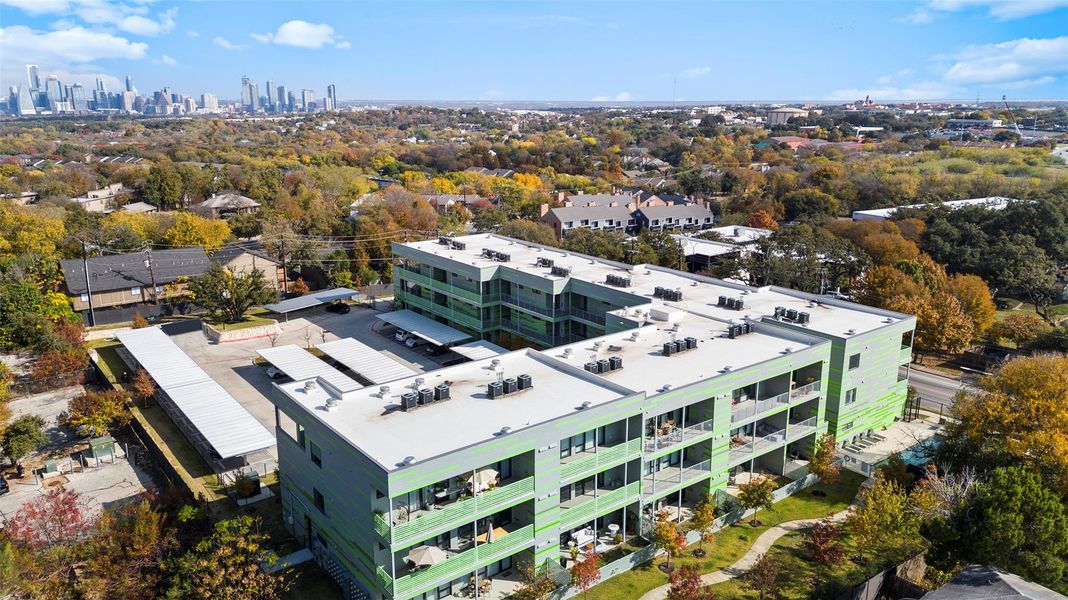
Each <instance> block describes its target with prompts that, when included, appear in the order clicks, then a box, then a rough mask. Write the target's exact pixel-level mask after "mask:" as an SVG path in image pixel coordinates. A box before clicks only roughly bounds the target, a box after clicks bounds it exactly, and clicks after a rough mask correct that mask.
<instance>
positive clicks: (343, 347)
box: [283, 338, 418, 383]
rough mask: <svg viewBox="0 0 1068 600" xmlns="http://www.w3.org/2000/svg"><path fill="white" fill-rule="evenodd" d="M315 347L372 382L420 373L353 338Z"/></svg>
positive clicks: (383, 381) (381, 381)
mask: <svg viewBox="0 0 1068 600" xmlns="http://www.w3.org/2000/svg"><path fill="white" fill-rule="evenodd" d="M315 347H316V348H318V349H320V350H322V351H323V353H324V354H326V355H327V356H329V357H330V358H332V359H334V360H336V361H337V362H339V363H341V364H343V365H345V366H346V367H348V368H349V370H351V371H352V372H353V373H357V374H359V375H360V377H363V378H364V379H366V380H367V381H370V382H371V383H385V382H387V381H393V380H394V379H400V378H402V377H409V376H411V375H415V374H416V373H418V371H416V370H414V369H411V368H409V367H407V366H405V365H402V364H400V363H399V362H397V361H395V360H393V359H392V358H390V357H388V356H386V355H384V354H382V353H381V352H379V351H378V350H375V349H374V348H372V347H370V346H368V345H367V344H364V343H362V342H358V341H356V340H355V339H353V338H344V339H340V340H334V341H332V342H325V343H322V344H316V345H315ZM283 370H285V369H283Z"/></svg>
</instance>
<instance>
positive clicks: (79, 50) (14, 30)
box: [0, 25, 148, 63]
mask: <svg viewBox="0 0 1068 600" xmlns="http://www.w3.org/2000/svg"><path fill="white" fill-rule="evenodd" d="M0 50H2V54H3V55H4V56H5V57H6V58H8V59H10V60H15V61H22V60H30V61H34V62H40V63H45V62H48V61H54V62H63V63H66V62H76V63H85V62H90V61H94V60H98V59H102V58H126V59H138V58H143V57H144V56H145V52H147V51H148V44H144V43H142V42H131V41H130V40H128V39H126V38H123V37H118V36H115V35H112V34H110V33H104V32H101V31H89V30H88V29H84V28H82V27H74V28H72V29H67V30H64V31H48V32H42V31H35V30H33V29H30V28H29V27H26V26H24V25H12V26H11V27H6V28H0ZM5 62H7V61H5Z"/></svg>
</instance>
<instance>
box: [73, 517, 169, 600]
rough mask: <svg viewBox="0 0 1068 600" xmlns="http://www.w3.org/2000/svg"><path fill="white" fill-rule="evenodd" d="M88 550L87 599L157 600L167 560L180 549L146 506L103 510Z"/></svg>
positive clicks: (162, 521) (161, 519)
mask: <svg viewBox="0 0 1068 600" xmlns="http://www.w3.org/2000/svg"><path fill="white" fill-rule="evenodd" d="M88 546H89V548H88V549H87V550H88V551H89V552H90V554H91V555H90V557H89V558H88V560H87V561H86V563H87V564H86V568H85V572H84V573H83V575H82V577H81V581H80V583H81V588H82V590H81V591H82V593H83V594H84V595H85V596H86V597H95V598H114V599H116V600H139V599H141V598H153V597H157V596H158V595H159V593H158V592H159V586H160V583H161V581H162V579H163V576H164V575H165V573H166V571H165V569H164V565H163V563H164V560H165V559H166V558H167V556H168V554H169V553H170V552H171V551H173V550H174V549H175V548H176V547H177V546H178V541H177V539H176V536H175V531H174V530H173V529H170V528H168V527H167V525H166V523H165V516H164V515H163V514H162V513H160V512H157V511H156V510H154V509H153V508H152V506H151V505H150V504H149V502H148V500H142V501H140V502H135V503H130V504H125V505H123V506H121V507H119V508H116V509H111V510H105V511H104V512H103V514H102V515H101V516H100V520H99V521H98V523H97V526H96V531H95V533H94V535H93V538H92V540H91V541H90V542H89V544H88Z"/></svg>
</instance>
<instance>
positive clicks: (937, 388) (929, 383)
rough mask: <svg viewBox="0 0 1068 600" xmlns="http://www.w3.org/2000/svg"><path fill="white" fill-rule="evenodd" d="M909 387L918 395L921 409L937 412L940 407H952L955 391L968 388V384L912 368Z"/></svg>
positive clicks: (967, 382)
mask: <svg viewBox="0 0 1068 600" xmlns="http://www.w3.org/2000/svg"><path fill="white" fill-rule="evenodd" d="M909 385H910V386H912V387H914V388H916V391H917V392H919V393H920V407H921V408H924V409H927V410H929V411H933V412H938V410H939V408H940V407H942V406H945V407H949V406H950V405H952V404H953V397H954V396H955V395H956V394H957V391H959V390H961V389H964V388H966V387H970V382H969V381H962V380H961V379H957V378H953V377H946V376H944V375H935V374H934V373H930V372H928V371H921V370H919V369H916V368H913V369H911V371H910V372H909Z"/></svg>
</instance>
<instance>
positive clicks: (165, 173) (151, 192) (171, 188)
mask: <svg viewBox="0 0 1068 600" xmlns="http://www.w3.org/2000/svg"><path fill="white" fill-rule="evenodd" d="M141 196H142V197H143V198H144V199H145V202H148V203H149V204H153V205H155V206H157V207H159V208H160V209H161V210H171V209H175V208H178V207H179V206H181V202H182V178H181V176H179V175H178V171H177V170H176V169H175V168H174V163H171V162H170V161H162V162H159V163H156V164H154V165H152V168H151V169H149V171H148V177H147V178H146V179H145V187H144V188H143V189H142V190H141Z"/></svg>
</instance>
